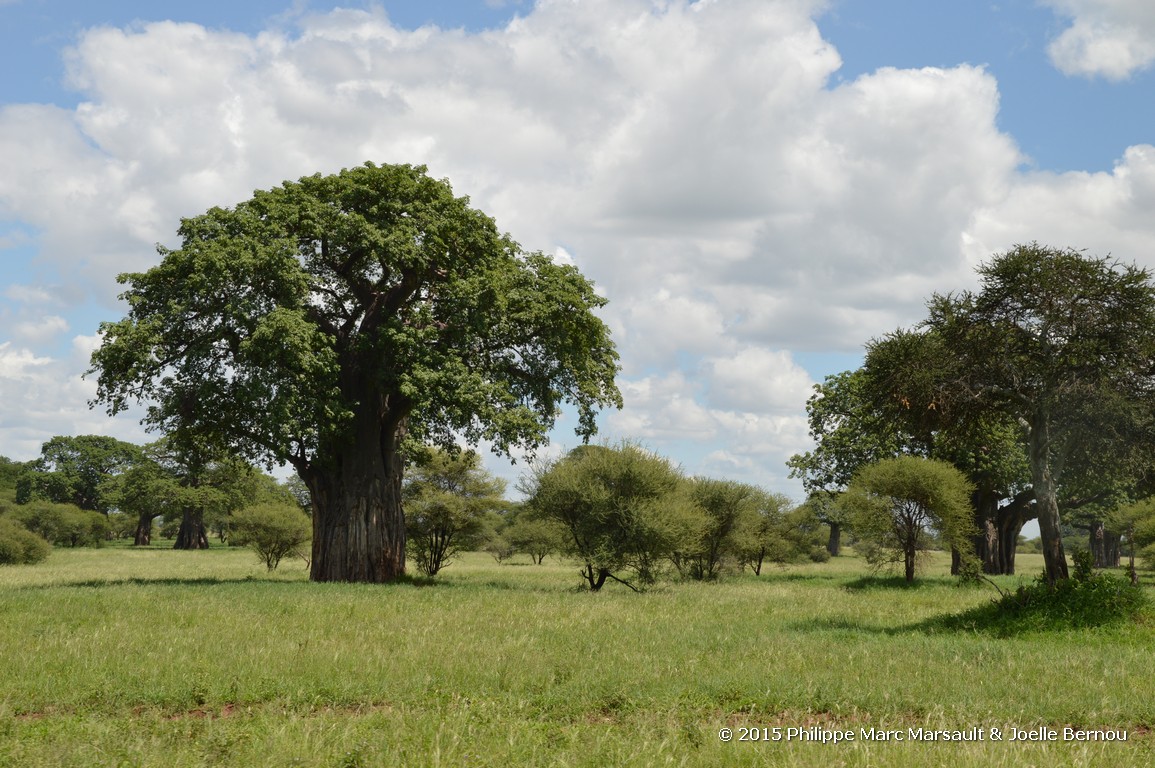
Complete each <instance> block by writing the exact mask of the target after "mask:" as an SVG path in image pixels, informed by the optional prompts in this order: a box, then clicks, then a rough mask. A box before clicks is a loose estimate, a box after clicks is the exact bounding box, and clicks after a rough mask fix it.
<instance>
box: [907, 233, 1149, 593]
mask: <svg viewBox="0 0 1155 768" xmlns="http://www.w3.org/2000/svg"><path fill="white" fill-rule="evenodd" d="M979 276H980V282H981V285H980V289H979V291H978V292H975V293H972V292H970V291H964V292H961V293H958V294H950V295H946V296H938V295H936V296H934V297H933V298H932V299H931V301H930V303H929V310H930V311H929V317H928V318H927V320H926V321H925V322H924V324H923V328H924V330H925V331H926V332H927V333H929V334H932V335H933V338H934V339H935V341H936V343H938V344H941V347H942V350H943V352H944V354H942V355H940V356H939V357H938V360H939V361H940V363H941V365H940V368H939V370H938V371H937V372H936V373H935V374H934V375H933V376H929V377H927V378H926V379H925V380H926V381H929V382H930V383H931V386H929V387H926V386H923V382H924V378H923V377H919V376H916V375H913V374H911V373H910V372H905V371H902V369H898V370H899V375H897V376H896V377H895V378H894V392H893V394H894V396H895V397H896V398H899V399H906V400H908V401H910V402H911V403H912V405H911V407H912V409H917V410H920V411H925V410H927V409H929V408H930V406H931V405H934V406H935V409H936V410H953V411H956V412H959V413H963V414H965V413H967V412H971V413H974V412H976V411H980V412H984V413H987V414H1001V415H1002V416H1004V417H1006V418H1007V419H1010V420H1012V421H1013V422H1015V423H1017V424H1019V425H1020V426H1021V428H1022V430H1023V434H1024V435H1025V441H1026V444H1027V448H1028V452H1027V455H1028V460H1029V466H1030V481H1031V488H1032V490H1033V493H1034V496H1035V500H1036V509H1037V514H1038V519H1039V528H1040V531H1041V533H1042V540H1043V556H1044V559H1045V562H1046V570H1047V577H1048V579H1049V580H1050V581H1051V582H1052V583H1053V582H1054V581H1055V580H1057V579H1062V578H1066V577H1067V564H1066V558H1065V555H1064V552H1063V544H1062V532H1061V520H1060V515H1059V505H1058V493H1059V485H1060V483H1061V481H1062V478H1063V475H1064V472H1065V470H1067V468H1068V467H1069V466H1070V464H1071V463H1073V462H1074V461H1076V460H1077V459H1078V457H1079V456H1082V457H1083V458H1084V461H1083V464H1084V466H1087V465H1090V464H1093V463H1094V462H1099V463H1100V464H1099V465H1100V466H1103V464H1102V462H1103V461H1104V459H1106V458H1107V457H1112V461H1111V463H1115V464H1119V465H1122V464H1126V463H1129V462H1132V461H1142V460H1143V459H1139V458H1137V457H1136V453H1137V452H1142V453H1144V454H1146V453H1147V450H1146V448H1145V447H1144V446H1146V444H1148V443H1149V440H1148V437H1149V436H1148V435H1147V434H1146V429H1147V426H1146V425H1148V424H1149V423H1150V418H1149V416H1150V413H1151V403H1152V392H1153V389H1155V378H1153V375H1152V374H1153V371H1152V367H1151V360H1152V358H1153V356H1155V286H1153V285H1152V283H1151V280H1150V274H1149V273H1148V272H1147V271H1146V270H1144V269H1140V268H1139V267H1136V266H1129V265H1124V264H1120V263H1118V262H1116V261H1112V260H1110V259H1105V258H1093V257H1090V256H1086V255H1085V254H1083V253H1080V252H1078V251H1073V250H1070V249H1065V250H1064V249H1056V248H1049V247H1046V246H1042V245H1039V244H1037V243H1031V244H1028V245H1020V246H1016V247H1014V248H1012V249H1011V250H1010V251H1008V252H1006V253H1004V254H1000V255H998V256H996V257H995V258H994V259H992V260H991V261H990V262H988V263H987V264H984V265H983V266H982V267H980V268H979ZM912 383H913V386H912ZM908 391H909V392H910V394H905V392H908ZM928 397H929V399H927V398H928Z"/></svg>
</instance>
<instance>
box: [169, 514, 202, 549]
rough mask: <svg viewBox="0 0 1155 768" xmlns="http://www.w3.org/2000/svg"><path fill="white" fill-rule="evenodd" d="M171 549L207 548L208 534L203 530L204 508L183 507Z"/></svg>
mask: <svg viewBox="0 0 1155 768" xmlns="http://www.w3.org/2000/svg"><path fill="white" fill-rule="evenodd" d="M172 548H173V549H208V548H209V536H208V531H206V530H205V521H204V510H201V509H197V508H195V507H185V508H184V510H183V511H182V512H181V519H180V529H179V530H178V531H177V534H176V541H175V542H174V543H173V545H172Z"/></svg>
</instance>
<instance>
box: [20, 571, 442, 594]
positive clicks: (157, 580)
mask: <svg viewBox="0 0 1155 768" xmlns="http://www.w3.org/2000/svg"><path fill="white" fill-rule="evenodd" d="M230 584H262V585H266V584H267V585H270V586H278V587H286V586H302V585H305V586H321V585H322V584H338V585H343V586H352V585H354V582H312V581H300V580H293V581H290V580H288V579H269V578H263V577H260V576H252V575H249V576H237V577H234V578H227V577H220V576H188V577H179V576H158V577H148V576H130V577H128V578H123V579H85V580H83V581H57V582H52V583H50V584H26V585H22V586H15V587H13V589H14V590H35V589H60V588H62V587H82V588H104V587H125V586H148V587H151V586H162V587H208V586H218V587H219V586H224V585H230ZM355 585H356V586H359V587H367V588H368V587H382V588H389V587H405V586H408V587H451V586H453V584H451V583H449V582H445V581H437V580H435V579H431V578H428V577H425V576H409V575H406V576H402V577H401V578H400V579H397V580H396V581H392V582H389V583H388V584H365V583H356V584H355Z"/></svg>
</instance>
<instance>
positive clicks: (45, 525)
mask: <svg viewBox="0 0 1155 768" xmlns="http://www.w3.org/2000/svg"><path fill="white" fill-rule="evenodd" d="M10 514H11V515H12V516H13V517H14V518H15V519H16V520H18V521H20V522H21V523H23V525H24V527H25V528H27V529H28V530H30V531H32V532H33V533H35V534H38V535H40V536H42V537H44V538H45V539H46V540H47V541H48V542H49V543H50V544H53V545H55V546H63V547H99V546H102V545H103V544H104V542H105V541H106V540H107V539H108V537H109V531H110V527H109V523H108V519H107V518H106V517H105V516H104V515H102V514H100V513H99V512H93V511H92V510H88V509H81V508H80V507H77V506H75V505H73V504H54V503H53V502H50V501H32V502H29V503H28V504H23V505H18V506H16V507H14V508H13V509H12V510H11V512H10Z"/></svg>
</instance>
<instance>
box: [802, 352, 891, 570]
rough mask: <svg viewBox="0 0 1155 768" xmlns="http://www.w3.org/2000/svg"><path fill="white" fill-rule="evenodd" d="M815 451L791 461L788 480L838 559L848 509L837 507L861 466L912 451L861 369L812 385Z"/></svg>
mask: <svg viewBox="0 0 1155 768" xmlns="http://www.w3.org/2000/svg"><path fill="white" fill-rule="evenodd" d="M806 416H807V421H808V422H809V425H810V438H811V439H812V440H814V442H815V446H814V449H813V450H810V451H807V452H805V453H798V454H795V455H793V456H791V457H790V459H789V460H788V461H787V462H786V465H787V466H788V467H790V477H794V478H798V479H800V480H802V487H803V488H805V489H806V492H807V493H808V494H809V495H810V497H811V498H812V499H814V500H815V504H813V505H812V506H813V508H814V511H815V513H816V514H817V515H818V516H819V519H820V520H821V521H822V522H823V523H825V524H826V525H828V526H830V538H829V540H828V541H827V543H826V549H827V551H828V552H829V553H830V554H831V555H832V556H837V555H838V554H839V553H840V552H841V549H842V527H843V526H844V525H845V524H846V515H845V511H844V509H843V508H842V507H841V506H839V505H837V504H834V503H833V500H834V498H835V497H837V495H838V494H839V493H841V492H843V491H844V490H846V486H847V485H849V483H850V479H851V478H852V477H853V476H854V473H855V472H857V471H858V470H859V469H861V468H862V467H864V466H866V465H868V464H871V463H873V462H876V461H879V460H881V459H885V458H890V457H893V456H897V455H898V454H899V453H902V452H903V451H904V450H906V449H908V447H909V442H910V441H909V439H907V436H906V435H904V434H903V433H902V432H901V431H900V430H899V427H898V425H899V422H898V421H897V420H896V419H894V418H893V417H892V416H891V415H890V414H888V413H886V412H885V410H884V409H882V408H879V406H878V405H877V404H876V403H874V402H873V401H871V400H870V398H869V396H868V394H867V391H866V376H865V374H864V372H863V370H862V369H858V370H854V371H843V372H842V373H838V374H833V375H830V376H827V377H826V378H825V380H824V381H823V382H822V383H821V384H815V385H814V394H813V395H811V396H810V398H809V399H808V400H807V401H806Z"/></svg>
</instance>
